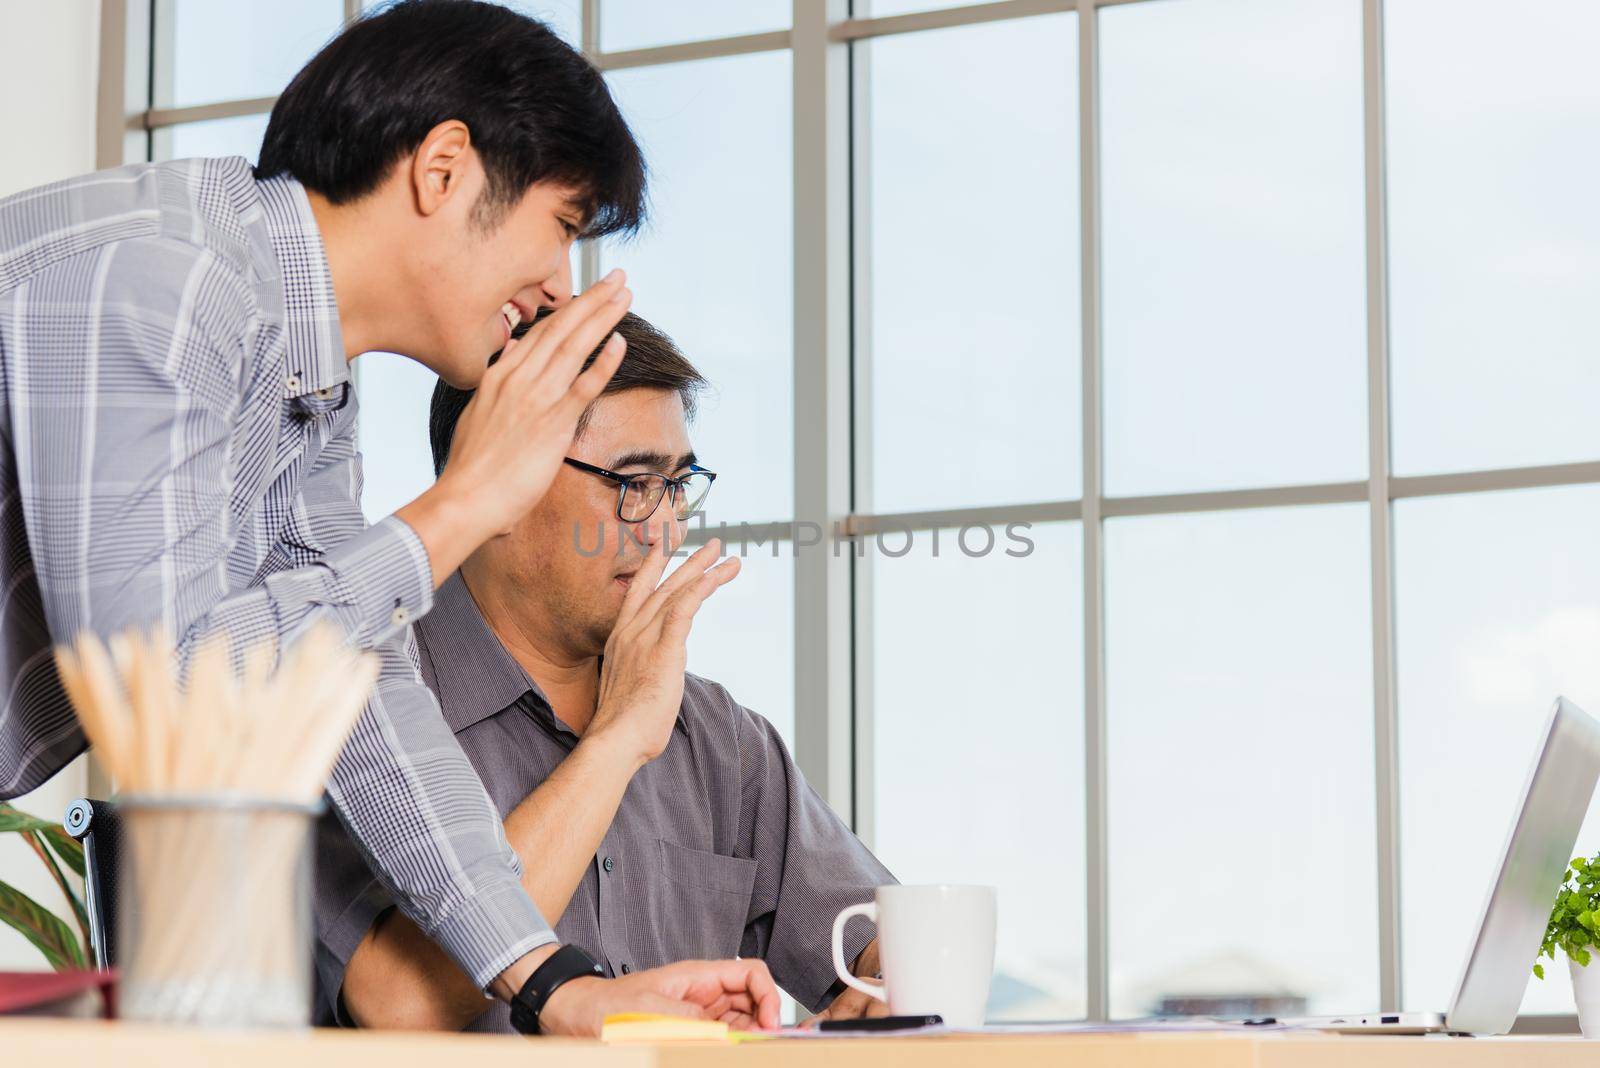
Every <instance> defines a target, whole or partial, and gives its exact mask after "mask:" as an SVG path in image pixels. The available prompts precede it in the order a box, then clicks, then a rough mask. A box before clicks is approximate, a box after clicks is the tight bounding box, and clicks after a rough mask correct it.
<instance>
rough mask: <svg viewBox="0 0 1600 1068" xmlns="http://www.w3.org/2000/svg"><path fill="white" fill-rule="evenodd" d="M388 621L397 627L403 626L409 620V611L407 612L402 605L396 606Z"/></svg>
mask: <svg viewBox="0 0 1600 1068" xmlns="http://www.w3.org/2000/svg"><path fill="white" fill-rule="evenodd" d="M389 622H391V623H393V624H394V625H395V626H397V627H403V626H405V625H406V624H407V623H409V622H411V613H410V612H407V611H406V610H405V608H404V607H403V606H402V607H400V608H396V609H395V610H394V613H393V614H392V615H390V616H389Z"/></svg>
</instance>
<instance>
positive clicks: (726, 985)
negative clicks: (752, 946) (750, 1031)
mask: <svg viewBox="0 0 1600 1068" xmlns="http://www.w3.org/2000/svg"><path fill="white" fill-rule="evenodd" d="M720 966H721V969H722V974H721V979H722V988H723V989H724V990H725V991H728V992H729V993H730V994H732V995H734V996H735V997H736V998H738V997H739V996H740V995H744V996H747V997H748V999H749V1001H750V1002H752V1003H753V1006H752V1008H753V1010H754V1011H752V1012H750V1013H748V1015H751V1016H753V1017H754V1018H755V1022H756V1026H758V1027H761V1028H776V1027H777V1026H778V1014H779V1010H780V1008H781V1005H782V1003H781V1001H780V999H779V997H778V984H777V983H775V982H773V981H772V973H771V972H769V971H768V970H767V964H766V961H762V960H730V961H722V962H720ZM733 1009H734V1011H740V1003H736V1004H735V1005H734V1006H733Z"/></svg>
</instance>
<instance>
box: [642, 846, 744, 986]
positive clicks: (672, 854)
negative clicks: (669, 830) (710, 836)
mask: <svg viewBox="0 0 1600 1068" xmlns="http://www.w3.org/2000/svg"><path fill="white" fill-rule="evenodd" d="M656 847H657V849H658V850H659V851H660V856H661V871H662V874H663V875H664V876H665V879H664V885H663V889H664V891H665V893H664V894H663V895H662V897H661V900H659V901H658V902H656V908H657V910H658V912H659V914H658V915H656V916H654V917H652V918H653V919H654V920H655V921H656V922H657V923H658V924H659V925H660V926H659V927H657V930H660V931H670V932H673V934H672V936H671V939H672V941H673V942H680V940H681V942H680V944H678V945H676V946H674V947H673V949H674V952H673V954H672V955H673V956H674V957H676V958H678V959H680V960H682V959H694V958H700V959H704V960H722V959H726V958H728V957H732V956H734V955H736V954H737V953H738V952H739V943H740V942H741V941H743V939H744V925H745V921H746V919H748V917H749V914H750V893H751V891H752V890H753V889H754V888H755V881H756V862H755V861H753V860H746V859H745V858H743V857H725V856H722V855H721V854H719V853H707V852H706V851H705V850H703V849H690V848H689V847H688V846H681V845H677V844H676V843H673V842H668V841H667V840H666V839H657V840H656Z"/></svg>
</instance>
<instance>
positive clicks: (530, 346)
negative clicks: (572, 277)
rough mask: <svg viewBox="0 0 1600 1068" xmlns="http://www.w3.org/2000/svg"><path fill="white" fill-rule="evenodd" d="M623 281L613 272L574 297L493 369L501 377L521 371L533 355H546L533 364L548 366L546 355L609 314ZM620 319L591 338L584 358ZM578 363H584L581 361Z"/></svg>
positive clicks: (508, 349) (504, 354)
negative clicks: (583, 327)
mask: <svg viewBox="0 0 1600 1068" xmlns="http://www.w3.org/2000/svg"><path fill="white" fill-rule="evenodd" d="M626 281H627V276H626V275H624V274H623V273H622V271H620V270H615V271H612V272H611V273H610V274H608V275H606V276H605V277H604V278H602V279H600V281H598V282H596V283H595V284H594V285H592V286H590V287H589V288H588V289H586V290H584V291H583V292H582V293H580V294H579V295H578V296H576V297H574V298H573V299H572V300H571V301H570V302H569V303H568V304H566V305H565V306H564V307H562V308H560V309H559V310H557V311H556V312H555V313H554V314H552V315H550V316H547V317H546V318H544V319H542V320H540V321H539V322H536V323H534V325H533V326H532V327H531V328H530V329H529V330H528V332H527V333H526V334H523V335H522V337H521V338H519V339H517V340H515V341H512V342H511V344H509V345H507V346H506V347H505V349H504V351H502V352H501V354H500V359H499V360H498V361H497V362H496V363H495V366H496V367H497V368H500V374H501V375H502V376H504V375H507V374H510V373H511V372H512V371H515V370H517V369H518V368H519V367H522V366H523V365H524V364H526V363H527V362H528V360H529V358H530V357H531V356H532V355H533V353H535V352H541V353H544V354H546V355H545V359H544V360H539V361H535V362H538V363H541V364H543V363H545V362H548V353H550V352H553V351H554V350H555V349H556V348H557V347H558V346H560V345H561V344H562V342H564V341H566V340H567V339H568V338H570V337H572V336H573V334H574V333H575V332H576V331H577V330H578V327H579V326H580V325H581V324H584V323H586V322H588V321H589V320H590V319H592V318H594V317H596V316H606V315H610V314H611V301H612V298H613V297H615V296H616V295H617V293H618V292H619V291H621V290H622V289H623V287H624V283H625V282H626ZM622 310H623V311H626V310H627V306H626V304H624V306H623V309H622ZM621 318H622V314H621V312H618V313H617V314H616V316H615V317H614V318H612V319H611V320H610V323H609V324H608V325H607V326H606V327H604V329H601V330H600V331H599V332H598V333H595V334H594V335H593V337H594V340H593V341H590V342H589V347H588V348H586V349H584V350H583V351H584V354H585V355H587V354H588V353H590V352H592V351H594V347H595V345H597V344H599V343H600V339H601V338H602V337H604V336H605V335H606V331H608V330H610V329H611V328H612V327H613V326H615V325H616V323H617V320H618V319H621ZM578 362H579V363H582V362H583V361H582V358H581V357H580V358H579V361H578Z"/></svg>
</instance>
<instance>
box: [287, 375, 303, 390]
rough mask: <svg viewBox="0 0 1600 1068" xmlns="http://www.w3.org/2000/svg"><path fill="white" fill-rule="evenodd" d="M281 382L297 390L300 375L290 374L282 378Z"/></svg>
mask: <svg viewBox="0 0 1600 1068" xmlns="http://www.w3.org/2000/svg"><path fill="white" fill-rule="evenodd" d="M283 384H284V385H286V386H288V387H289V389H291V390H298V389H299V388H300V376H299V375H290V376H289V377H288V378H285V379H284V380H283Z"/></svg>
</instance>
